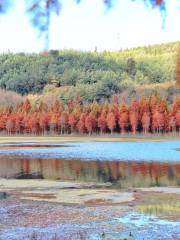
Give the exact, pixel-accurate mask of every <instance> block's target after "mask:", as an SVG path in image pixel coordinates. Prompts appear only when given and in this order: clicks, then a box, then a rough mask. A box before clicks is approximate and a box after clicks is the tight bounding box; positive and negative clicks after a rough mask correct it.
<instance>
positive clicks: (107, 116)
mask: <svg viewBox="0 0 180 240" xmlns="http://www.w3.org/2000/svg"><path fill="white" fill-rule="evenodd" d="M0 132H1V133H6V134H9V135H10V134H28V133H29V134H39V135H40V134H42V135H45V134H70V133H79V134H92V133H96V134H98V133H113V132H116V133H121V134H125V133H132V134H136V133H144V134H146V133H166V132H173V133H174V132H180V98H176V99H174V102H173V104H172V106H171V107H168V104H167V102H166V100H165V99H160V98H158V97H156V96H152V97H150V98H141V99H139V100H133V101H132V102H131V103H130V104H126V103H125V101H122V102H121V103H119V102H118V98H117V97H116V96H114V97H113V99H112V103H101V104H98V103H97V102H93V103H91V104H88V105H87V104H86V105H83V104H81V101H80V99H76V100H74V101H71V102H69V103H68V104H66V105H65V104H63V103H61V102H59V101H56V102H55V103H54V104H53V105H51V106H47V105H46V104H45V103H43V102H41V103H40V104H39V105H38V106H37V105H36V106H32V105H31V103H30V101H29V100H28V99H27V100H26V101H25V102H24V103H23V104H20V105H18V106H14V107H12V106H11V107H8V108H7V107H6V108H3V107H1V108H0Z"/></svg>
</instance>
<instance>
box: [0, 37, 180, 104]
mask: <svg viewBox="0 0 180 240" xmlns="http://www.w3.org/2000/svg"><path fill="white" fill-rule="evenodd" d="M178 46H179V43H178V42H175V43H169V44H162V45H155V46H149V47H143V48H135V49H129V50H120V51H116V52H108V51H104V52H101V53H99V52H97V51H95V52H80V51H73V50H64V51H50V52H46V53H41V54H24V53H18V54H12V53H8V54H1V55H0V88H2V89H5V90H11V91H15V92H17V93H20V94H22V95H27V94H29V93H32V94H34V93H47V92H51V91H52V86H56V87H57V88H58V89H59V93H58V94H59V98H60V99H61V100H65V101H68V100H70V99H73V98H75V97H77V96H80V97H81V99H83V100H84V101H93V100H94V99H95V100H96V101H101V100H103V99H110V98H111V96H112V95H113V94H119V93H121V92H123V91H124V90H127V89H133V88H134V87H136V86H139V85H142V84H143V85H144V84H152V83H164V82H167V81H175V67H176V54H177V48H178ZM43 89H44V90H43ZM169 95H170V93H169ZM171 95H172V90H171Z"/></svg>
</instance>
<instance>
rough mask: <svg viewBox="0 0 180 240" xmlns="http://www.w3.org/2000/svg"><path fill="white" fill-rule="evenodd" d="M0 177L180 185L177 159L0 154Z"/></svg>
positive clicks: (179, 168)
mask: <svg viewBox="0 0 180 240" xmlns="http://www.w3.org/2000/svg"><path fill="white" fill-rule="evenodd" d="M0 178H45V179H59V180H79V181H96V182H112V183H114V184H115V185H117V186H119V187H128V186H129V187H131V186H132V187H141V186H177V185H180V163H179V162H178V163H176V162H172V163H170V162H143V161H98V160H94V161H93V160H91V161H83V160H79V159H73V160H67V159H57V158H56V159H53V158H51V159H50V158H48V159H43V158H19V157H16V156H14V157H7V156H5V157H3V156H1V158H0Z"/></svg>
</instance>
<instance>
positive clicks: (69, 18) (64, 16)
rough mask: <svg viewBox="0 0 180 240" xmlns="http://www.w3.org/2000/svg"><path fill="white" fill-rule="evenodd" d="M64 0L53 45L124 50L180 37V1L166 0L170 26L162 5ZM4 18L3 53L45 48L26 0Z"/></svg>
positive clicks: (18, 1)
mask: <svg viewBox="0 0 180 240" xmlns="http://www.w3.org/2000/svg"><path fill="white" fill-rule="evenodd" d="M81 1H82V3H81V4H79V5H77V4H75V1H74V0H62V2H63V7H62V10H61V13H60V16H58V17H56V16H53V18H52V21H51V28H50V30H51V31H50V49H69V48H71V49H77V50H92V51H93V50H94V49H95V47H97V49H98V51H102V50H119V49H121V48H131V47H138V46H145V45H150V44H156V43H165V42H170V41H179V40H180V28H179V23H180V9H179V5H180V3H179V0H167V18H166V25H165V27H164V28H163V27H162V18H161V16H160V12H159V10H158V9H154V10H151V9H149V8H147V6H145V5H144V4H143V3H142V2H143V1H142V0H136V1H131V0H115V1H114V2H115V4H114V5H115V6H114V8H112V9H111V10H109V11H107V10H106V8H105V6H104V5H103V4H102V0H81ZM15 2H16V5H15V6H14V8H12V9H11V11H9V13H8V14H6V15H1V16H0V52H7V51H11V52H40V51H42V50H43V48H44V43H43V40H42V39H39V38H38V33H37V31H36V30H35V29H34V28H33V27H32V26H31V23H30V21H29V18H28V16H26V15H25V14H24V12H25V9H24V4H23V2H24V0H15Z"/></svg>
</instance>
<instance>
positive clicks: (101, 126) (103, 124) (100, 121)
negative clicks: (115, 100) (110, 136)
mask: <svg viewBox="0 0 180 240" xmlns="http://www.w3.org/2000/svg"><path fill="white" fill-rule="evenodd" d="M106 118H107V115H106V112H102V113H101V115H100V116H99V117H98V128H99V129H100V133H101V134H102V133H104V132H105V131H106V129H107V123H106Z"/></svg>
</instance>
